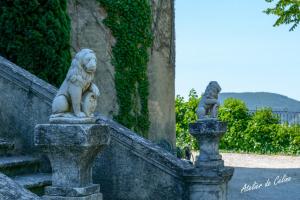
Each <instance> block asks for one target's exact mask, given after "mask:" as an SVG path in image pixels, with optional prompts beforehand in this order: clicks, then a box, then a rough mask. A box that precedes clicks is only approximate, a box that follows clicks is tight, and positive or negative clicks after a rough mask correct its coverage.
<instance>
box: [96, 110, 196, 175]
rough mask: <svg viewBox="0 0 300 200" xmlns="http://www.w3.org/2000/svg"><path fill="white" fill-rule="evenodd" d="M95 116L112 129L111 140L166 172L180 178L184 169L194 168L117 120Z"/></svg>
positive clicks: (99, 121)
mask: <svg viewBox="0 0 300 200" xmlns="http://www.w3.org/2000/svg"><path fill="white" fill-rule="evenodd" d="M96 117H97V123H99V124H106V125H108V126H109V127H110V128H111V129H112V131H111V137H112V139H113V140H115V141H117V142H119V143H121V144H122V145H124V146H125V147H127V148H128V149H130V150H131V151H132V153H134V154H135V155H137V156H138V157H140V158H142V159H144V160H145V161H146V162H148V163H151V164H152V165H154V166H156V167H158V168H160V169H161V170H163V171H165V172H166V173H168V174H170V175H172V176H174V177H176V178H179V179H182V175H183V173H184V171H185V170H189V169H192V168H194V166H193V165H191V164H190V163H188V162H187V161H184V160H181V159H179V158H177V157H176V156H175V155H173V154H171V153H170V152H168V151H167V150H165V149H162V148H161V147H160V146H158V145H156V144H154V143H153V142H151V141H149V140H147V139H145V138H143V137H141V136H139V135H137V134H136V133H134V132H133V131H131V130H130V129H128V128H126V127H124V126H122V125H120V124H118V123H117V122H115V121H113V120H111V119H109V118H107V117H105V116H103V115H100V114H97V115H96Z"/></svg>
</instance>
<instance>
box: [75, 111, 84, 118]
mask: <svg viewBox="0 0 300 200" xmlns="http://www.w3.org/2000/svg"><path fill="white" fill-rule="evenodd" d="M75 115H76V117H81V118H83V117H86V114H85V113H84V112H79V113H75Z"/></svg>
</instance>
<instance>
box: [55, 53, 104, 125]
mask: <svg viewBox="0 0 300 200" xmlns="http://www.w3.org/2000/svg"><path fill="white" fill-rule="evenodd" d="M96 64H97V59H96V55H95V53H94V51H92V50H90V49H82V50H80V51H79V52H78V53H77V54H76V55H75V58H74V59H73V60H72V63H71V67H70V69H69V71H68V73H67V76H66V78H65V80H64V82H63V83H62V85H61V86H60V88H59V90H58V92H57V94H56V96H55V98H54V100H53V103H52V115H51V117H50V121H51V118H57V117H69V118H72V117H73V118H74V117H77V118H84V117H92V116H93V112H94V111H95V108H96V98H97V96H99V89H98V87H97V86H96V85H95V84H94V83H92V80H93V79H94V75H95V72H96Z"/></svg>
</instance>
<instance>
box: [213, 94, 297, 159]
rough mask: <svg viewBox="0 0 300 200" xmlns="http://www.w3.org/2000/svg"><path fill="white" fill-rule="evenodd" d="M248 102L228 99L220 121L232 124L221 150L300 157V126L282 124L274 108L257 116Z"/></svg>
mask: <svg viewBox="0 0 300 200" xmlns="http://www.w3.org/2000/svg"><path fill="white" fill-rule="evenodd" d="M248 113H249V111H248V109H247V107H246V105H245V103H244V102H242V101H240V100H237V99H227V100H225V102H224V105H223V106H222V107H221V108H220V110H219V118H220V119H221V120H222V121H225V122H227V123H228V128H227V133H226V134H225V136H224V137H223V138H222V140H221V144H220V148H221V149H225V150H229V151H237V152H240V151H241V152H254V153H263V154H264V153H286V154H300V145H299V142H300V140H299V139H300V126H299V125H288V124H279V118H278V117H277V116H276V115H274V114H273V113H272V110H271V109H268V108H267V109H261V110H257V111H256V112H255V113H254V114H253V115H249V114H248Z"/></svg>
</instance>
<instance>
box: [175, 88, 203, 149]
mask: <svg viewBox="0 0 300 200" xmlns="http://www.w3.org/2000/svg"><path fill="white" fill-rule="evenodd" d="M199 101H200V98H199V97H198V95H197V93H196V91H195V90H194V89H192V90H191V91H190V93H189V99H188V101H185V100H184V98H183V97H181V96H179V95H177V96H176V99H175V112H176V138H177V140H176V146H178V147H180V148H182V149H183V148H184V147H186V146H190V147H191V148H192V149H197V148H198V144H197V141H196V140H195V139H194V138H193V137H192V136H191V135H190V134H189V123H192V122H195V121H196V120H197V115H196V112H195V111H196V109H197V106H198V103H199Z"/></svg>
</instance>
